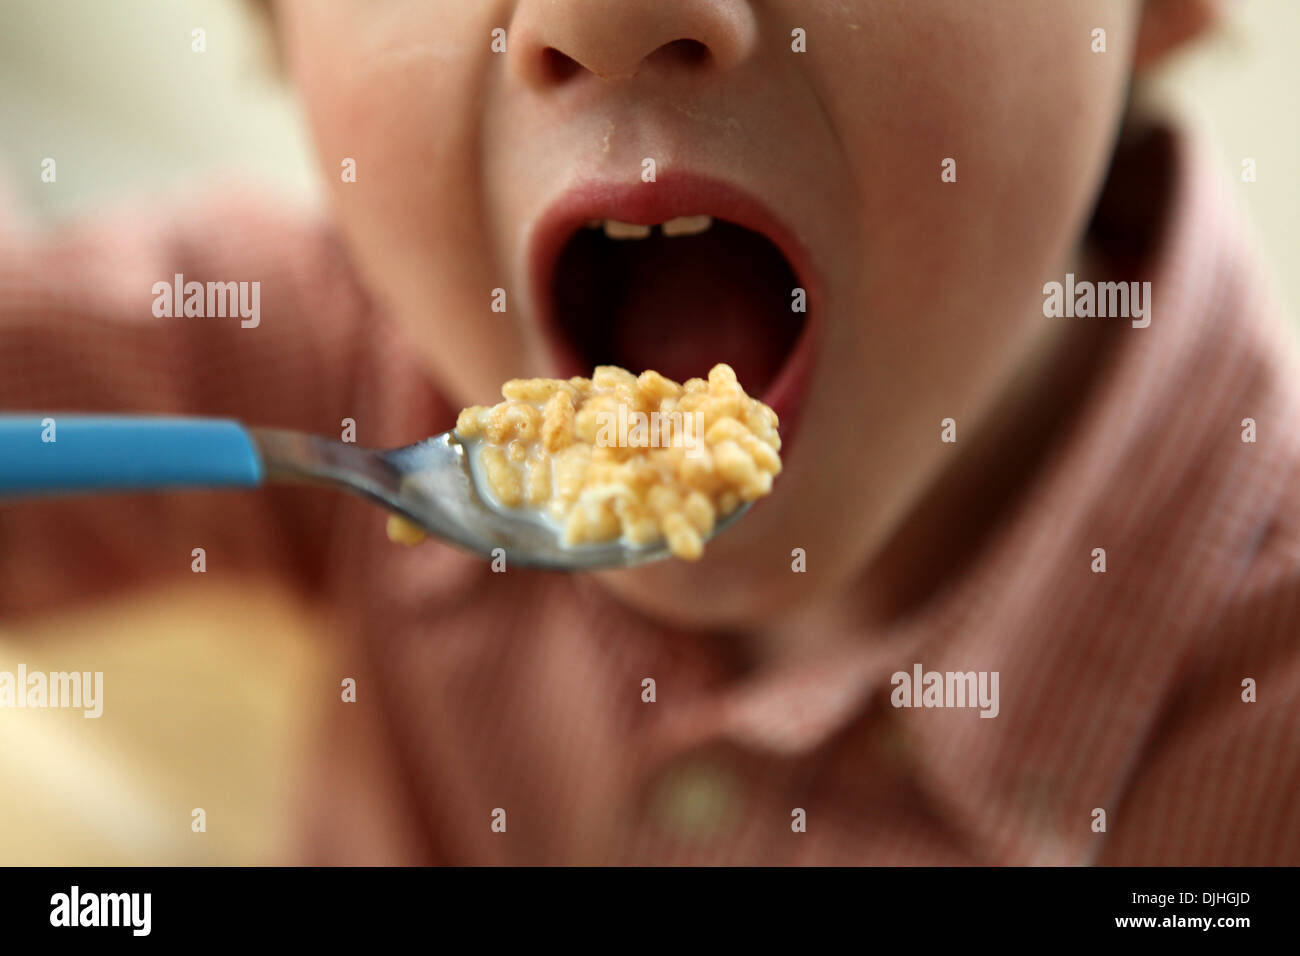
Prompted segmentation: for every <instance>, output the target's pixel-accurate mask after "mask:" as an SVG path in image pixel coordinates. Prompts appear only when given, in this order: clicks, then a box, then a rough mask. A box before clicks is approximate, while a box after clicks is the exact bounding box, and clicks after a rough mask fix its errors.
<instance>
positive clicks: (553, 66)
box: [542, 46, 582, 83]
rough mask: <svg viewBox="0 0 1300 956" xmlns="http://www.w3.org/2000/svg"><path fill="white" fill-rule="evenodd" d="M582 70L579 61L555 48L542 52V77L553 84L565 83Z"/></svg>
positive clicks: (551, 47)
mask: <svg viewBox="0 0 1300 956" xmlns="http://www.w3.org/2000/svg"><path fill="white" fill-rule="evenodd" d="M580 69H582V65H581V64H580V63H578V61H577V60H575V59H573V57H570V56H566V55H565V54H563V53H561V52H560V51H559V50H557V49H555V47H553V46H548V47H547V48H546V49H545V50H543V51H542V75H543V76H544V77H546V79H547V80H549V81H550V82H552V83H563V82H564V81H565V80H567V79H568V78H569V77H571V76H573V75H574V74H575V73H577V72H578V71H579V70H580Z"/></svg>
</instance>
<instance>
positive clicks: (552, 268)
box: [533, 181, 814, 433]
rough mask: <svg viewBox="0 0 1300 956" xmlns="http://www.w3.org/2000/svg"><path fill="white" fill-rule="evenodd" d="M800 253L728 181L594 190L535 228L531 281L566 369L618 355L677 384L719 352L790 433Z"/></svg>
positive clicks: (805, 301)
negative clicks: (722, 183)
mask: <svg viewBox="0 0 1300 956" xmlns="http://www.w3.org/2000/svg"><path fill="white" fill-rule="evenodd" d="M803 262H804V257H803V255H802V250H801V249H800V248H799V247H798V246H797V244H795V243H794V242H793V241H792V240H791V239H790V237H789V236H788V234H787V233H786V232H785V231H784V229H783V228H782V227H781V226H780V225H779V224H777V223H776V222H774V221H773V219H772V218H771V217H770V216H769V215H768V214H767V213H766V211H765V210H763V209H761V207H759V206H758V205H757V204H756V203H754V202H753V201H752V200H750V199H748V198H747V197H744V196H739V195H737V194H736V193H735V192H734V191H732V190H731V189H730V187H726V186H722V185H719V184H716V183H712V182H706V181H689V182H682V181H678V182H676V183H672V184H669V183H664V182H660V183H654V184H644V185H639V186H632V187H589V188H587V189H585V190H580V191H578V192H576V193H574V194H572V195H570V196H568V197H566V198H565V199H564V200H562V201H561V202H560V203H558V204H557V206H556V207H555V208H554V209H553V210H552V212H551V213H550V214H549V215H548V217H547V218H546V219H544V220H543V223H542V224H541V226H540V227H539V229H538V232H537V235H536V240H535V255H534V260H533V264H534V270H535V272H534V282H535V285H534V288H535V289H536V290H537V293H538V294H537V302H538V304H539V306H540V309H541V312H542V315H543V322H542V324H543V327H544V328H545V330H546V332H547V336H548V338H549V339H550V344H551V345H552V348H553V350H554V352H555V353H556V355H557V357H558V358H559V361H560V364H561V366H562V370H563V374H565V375H590V374H591V370H592V368H593V367H595V366H596V365H618V366H621V367H623V368H626V369H629V370H630V371H632V372H634V373H635V372H641V371H644V370H646V369H655V370H656V371H658V372H661V373H662V374H664V375H666V376H668V377H669V378H672V379H675V380H677V381H679V382H681V381H685V380H686V379H688V378H693V377H704V376H706V375H707V374H708V371H709V369H710V368H712V367H713V366H714V365H715V364H717V363H718V362H725V363H727V364H728V365H730V366H731V367H732V368H734V369H735V371H736V375H737V377H738V378H739V380H740V382H741V384H742V385H743V386H744V388H745V390H746V391H748V392H749V393H750V394H751V395H755V396H760V397H762V399H763V401H765V402H766V403H767V404H769V405H771V406H772V407H773V409H774V410H775V411H776V412H777V414H778V416H780V417H781V419H782V432H783V433H784V432H786V431H787V427H786V426H787V425H788V424H789V422H788V421H787V419H788V418H791V417H792V416H793V413H794V411H795V408H796V405H797V399H798V398H799V397H800V396H801V394H802V391H803V388H804V385H805V384H806V378H807V371H808V369H807V366H808V364H809V362H810V351H811V346H810V345H809V338H810V336H809V329H810V326H811V324H812V323H811V322H810V309H811V302H812V300H813V298H814V296H813V294H812V291H811V290H810V289H809V287H808V282H807V278H806V276H805V275H804V273H805V272H806V269H803V268H801V267H802V266H803ZM799 290H802V291H799Z"/></svg>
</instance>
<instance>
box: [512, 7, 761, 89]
mask: <svg viewBox="0 0 1300 956" xmlns="http://www.w3.org/2000/svg"><path fill="white" fill-rule="evenodd" d="M757 36H758V26H757V24H756V23H755V20H754V14H753V11H752V10H751V9H750V6H749V3H748V0H520V3H519V4H518V6H517V7H516V8H515V16H514V18H513V22H512V23H511V25H510V29H509V30H508V32H507V49H508V50H509V56H510V57H511V59H512V61H513V66H514V69H515V70H517V71H518V73H519V74H520V75H521V76H522V77H523V78H524V79H525V80H526V81H527V82H528V83H530V84H531V85H533V86H535V87H546V86H554V85H559V84H561V83H564V82H567V81H569V80H572V79H574V78H576V77H578V76H580V75H582V74H584V73H586V74H594V75H595V76H598V77H601V78H602V79H605V80H621V79H627V78H629V77H632V76H635V75H636V74H638V73H642V72H645V71H648V70H651V69H653V70H663V71H669V70H681V69H694V70H706V69H718V70H727V69H730V68H732V67H734V66H735V65H736V64H738V63H740V62H741V61H742V60H744V59H745V58H746V57H747V56H749V55H750V53H751V52H752V50H753V49H754V46H755V44H756V43H757Z"/></svg>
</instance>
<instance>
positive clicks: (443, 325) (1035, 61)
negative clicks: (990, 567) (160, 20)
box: [277, 0, 1214, 645]
mask: <svg viewBox="0 0 1300 956" xmlns="http://www.w3.org/2000/svg"><path fill="white" fill-rule="evenodd" d="M1213 6H1214V4H1213V3H1212V2H1210V0H1150V2H1146V3H1144V2H1143V0H1050V2H1045V0H907V2H906V3H900V2H898V0H842V2H829V0H828V2H820V3H808V2H805V0H763V2H745V0H618V2H610V0H518V2H510V0H500V2H476V3H472V4H466V3H463V2H459V0H455V2H453V0H331V2H329V3H319V2H316V0H281V2H279V3H278V5H277V13H278V18H279V22H280V25H281V29H282V31H283V35H284V40H285V48H286V50H287V54H288V60H289V69H290V72H291V74H292V76H293V78H294V80H295V82H296V84H297V86H298V88H299V91H300V93H301V96H302V98H303V100H304V102H305V106H306V109H307V112H308V114H309V117H310V121H311V124H312V127H313V129H314V133H315V138H316V141H317V144H318V148H319V154H320V158H321V163H322V165H323V168H324V170H325V175H326V179H327V181H328V182H331V183H332V184H333V185H332V192H333V201H334V204H335V207H336V210H337V214H338V218H339V223H340V226H341V228H342V230H343V232H344V235H345V236H346V239H347V241H348V242H349V244H350V248H351V250H352V253H353V255H354V257H355V259H356V261H357V263H358V264H359V267H360V269H361V270H362V274H363V276H364V278H365V279H366V281H367V282H368V283H369V285H370V287H371V289H372V291H373V292H374V293H375V294H376V295H377V296H378V297H379V298H380V299H381V300H382V301H383V302H384V303H385V304H386V305H387V307H388V308H389V309H390V310H391V312H392V313H393V315H394V316H395V317H396V318H397V319H398V320H399V321H400V322H401V323H402V324H403V325H404V326H405V328H406V329H407V330H408V331H409V334H410V338H411V341H412V347H413V348H414V349H416V350H418V352H419V353H420V354H421V355H422V356H423V357H424V359H425V360H426V362H427V365H428V367H429V369H430V371H431V373H432V374H433V375H434V376H435V378H436V380H437V381H438V382H439V383H440V386H441V387H442V388H443V389H444V390H445V391H446V393H447V395H448V396H449V398H451V399H452V400H453V401H454V402H457V403H460V404H471V403H483V402H490V401H492V400H493V399H494V397H495V396H496V395H497V392H498V389H499V387H500V384H501V382H502V381H504V380H506V379H509V378H514V377H519V376H529V375H556V374H561V371H560V369H559V368H558V367H557V366H556V365H555V363H554V362H553V361H552V359H551V357H550V353H549V352H548V350H547V348H546V347H545V345H544V343H543V340H542V338H541V336H540V332H539V328H538V324H537V318H536V312H535V309H534V305H533V303H532V302H531V301H530V290H529V276H528V272H527V267H526V251H527V249H528V241H529V239H530V236H531V230H532V229H533V227H534V225H535V223H536V221H537V220H538V218H539V217H540V216H541V215H542V213H543V211H544V210H545V209H546V208H547V206H548V204H549V203H551V202H553V201H554V200H555V199H556V197H557V196H559V195H560V194H561V193H563V192H564V191H566V190H567V189H569V188H571V187H572V186H573V185H574V184H575V183H579V182H581V181H583V180H592V179H598V180H609V181H617V182H623V183H639V182H640V178H639V177H640V172H641V161H642V159H643V158H644V157H647V156H649V157H653V158H654V159H655V160H656V163H657V166H658V172H659V176H660V178H661V179H662V178H663V177H665V176H666V175H669V174H671V173H672V172H673V171H681V170H688V171H691V172H695V173H702V174H706V175H709V176H712V177H715V178H718V179H722V180H725V181H727V182H730V183H733V184H735V185H738V186H739V187H741V188H742V189H744V190H746V191H748V192H750V193H751V194H753V195H756V196H757V197H759V198H760V199H761V200H762V201H763V202H764V203H765V204H766V205H767V206H768V207H769V208H770V209H771V210H773V211H774V213H775V214H776V216H777V217H778V218H779V219H780V220H782V221H783V222H784V223H785V224H787V226H788V227H789V228H790V229H791V231H792V232H794V233H795V234H796V235H797V236H798V237H799V238H800V239H801V240H802V242H803V244H804V245H805V247H806V249H807V252H808V255H809V259H810V262H811V265H812V271H813V273H814V276H815V278H814V281H815V283H816V286H817V296H816V307H815V309H814V319H813V321H814V322H815V323H816V328H817V335H818V345H817V349H816V353H815V369H814V374H813V377H812V382H811V385H810V387H809V389H808V391H807V394H806V397H805V399H804V402H803V412H802V416H801V419H800V424H799V429H798V436H797V440H796V441H794V442H792V443H791V445H790V448H789V451H790V454H789V455H788V457H787V462H786V464H787V468H786V471H785V473H784V474H783V475H782V476H781V477H780V478H779V479H778V482H777V485H776V490H775V493H774V495H773V497H772V499H771V500H769V501H767V502H765V503H764V504H763V505H762V506H761V507H759V508H757V509H755V511H754V513H753V514H751V515H749V516H748V517H746V518H745V520H744V521H743V522H741V523H740V524H739V525H738V526H737V527H736V528H735V529H734V530H733V531H730V532H728V533H727V534H726V535H725V536H723V537H721V538H719V539H718V540H717V541H715V542H713V543H712V544H711V545H710V547H709V553H708V555H707V556H706V558H705V561H704V562H703V563H702V564H701V565H698V566H688V565H684V564H682V563H680V562H670V563H665V564H662V565H658V566H655V567H652V568H646V569H641V570H637V571H634V572H620V573H618V574H611V575H606V576H605V582H606V583H607V585H608V586H609V587H610V588H611V589H612V590H614V591H615V592H616V593H618V594H619V595H620V596H621V597H622V598H624V599H625V600H627V601H628V602H629V603H631V604H633V605H635V606H637V607H639V608H642V609H644V610H647V611H650V612H652V613H659V614H665V613H668V612H667V608H668V607H671V614H672V615H673V616H674V617H675V618H676V619H678V620H680V621H685V622H690V623H693V624H695V625H701V624H707V625H717V626H721V627H727V628H734V629H737V630H745V631H756V630H759V629H760V624H761V625H762V627H763V629H765V630H768V631H773V630H775V631H780V630H782V626H795V625H801V626H799V627H798V633H799V634H802V635H807V634H809V633H817V632H818V631H826V630H834V629H833V628H812V627H809V626H808V625H809V624H810V623H812V622H813V621H814V620H816V621H817V622H819V623H823V624H824V623H827V622H831V621H837V620H845V621H847V620H856V621H858V622H860V621H861V619H862V616H863V615H868V616H871V617H876V618H879V617H881V616H882V615H888V614H889V613H892V612H893V611H894V610H895V609H896V608H897V607H899V606H900V605H902V604H904V603H906V602H905V599H904V597H903V596H904V595H910V594H915V593H917V592H918V591H923V590H924V587H925V586H927V585H928V584H935V583H938V582H936V581H933V580H931V578H932V577H933V576H934V573H935V572H934V571H933V570H932V567H933V564H932V562H931V561H930V560H929V558H928V557H927V554H928V552H927V550H926V547H925V545H926V544H927V542H929V543H930V545H931V547H932V546H933V542H935V541H949V540H956V539H958V538H961V537H962V536H963V535H966V536H969V533H970V532H969V529H965V528H964V524H963V523H964V522H967V521H969V520H970V519H971V518H972V513H973V512H978V513H987V512H988V511H990V510H991V504H990V502H989V501H988V497H987V496H988V491H987V489H982V490H981V491H980V493H979V500H978V501H976V500H973V495H974V491H973V490H972V489H973V488H975V487H976V485H977V484H978V483H979V479H980V478H981V477H984V478H987V475H988V474H989V469H990V468H991V469H994V470H995V472H996V473H997V474H999V475H1002V474H1010V473H1012V469H1013V468H1014V463H1015V462H1017V461H1020V460H1022V459H1023V458H1024V457H1025V456H1026V455H1027V454H1029V452H1030V451H1031V450H1032V449H1031V448H1030V447H1028V446H1032V444H1033V443H1034V441H1035V438H1034V435H1035V434H1036V432H1035V430H1034V429H1032V428H1030V427H1029V424H1028V422H1029V419H1030V418H1031V417H1032V414H1033V413H1034V412H1035V410H1042V409H1044V408H1047V409H1053V408H1056V407H1058V406H1059V405H1061V404H1062V403H1064V402H1067V401H1068V399H1069V397H1070V394H1069V388H1070V386H1069V385H1068V376H1067V375H1066V374H1065V371H1066V366H1068V365H1070V364H1071V363H1073V364H1079V363H1084V364H1086V362H1087V360H1088V357H1089V356H1093V355H1095V354H1096V351H1095V350H1094V349H1092V348H1091V347H1090V346H1091V345H1092V344H1095V343H1093V342H1087V341H1082V340H1078V341H1076V340H1073V339H1071V338H1067V336H1071V337H1072V336H1075V335H1076V334H1078V335H1081V336H1084V337H1091V338H1097V337H1099V336H1108V335H1111V334H1117V330H1116V327H1115V326H1113V325H1112V326H1104V325H1103V324H1091V325H1084V326H1078V325H1076V326H1071V325H1070V324H1068V323H1066V322H1063V321H1054V320H1044V318H1043V314H1042V287H1043V284H1044V282H1046V281H1050V280H1052V279H1053V278H1055V279H1061V278H1062V277H1063V275H1064V273H1065V272H1066V271H1069V270H1070V269H1071V268H1073V267H1074V266H1075V265H1076V264H1077V263H1079V262H1080V257H1081V254H1082V253H1081V249H1080V245H1081V236H1082V234H1083V231H1084V227H1085V225H1086V221H1087V218H1088V215H1089V212H1090V210H1091V207H1092V204H1093V202H1094V200H1095V198H1096V195H1097V192H1098V190H1099V189H1100V186H1101V183H1102V181H1103V177H1104V174H1105V171H1106V168H1107V163H1108V160H1109V158H1110V155H1111V152H1112V149H1113V146H1114V142H1115V138H1116V135H1117V132H1118V127H1119V124H1120V120H1121V117H1122V115H1123V111H1124V107H1125V102H1126V91H1127V88H1128V85H1129V83H1130V81H1131V79H1132V76H1133V74H1134V70H1135V69H1140V68H1141V67H1142V66H1144V65H1145V64H1146V63H1148V62H1151V61H1153V60H1155V59H1158V58H1159V57H1160V56H1162V55H1163V54H1164V53H1165V52H1166V51H1167V50H1168V49H1169V48H1170V47H1172V46H1174V45H1176V44H1177V43H1178V42H1180V41H1181V40H1183V39H1185V38H1186V37H1188V36H1190V35H1192V34H1194V33H1196V32H1197V31H1198V30H1199V29H1200V28H1201V27H1202V26H1203V25H1204V24H1205V23H1206V22H1208V20H1209V18H1210V14H1211V13H1212V12H1213ZM496 27H504V28H505V29H506V30H507V36H508V52H507V53H505V54H494V53H493V52H492V50H491V48H490V34H491V31H492V30H493V29H494V28H496ZM795 27H801V28H803V29H804V30H805V31H806V34H807V52H806V53H794V52H792V51H791V30H792V29H793V28H795ZM1096 27H1102V28H1104V29H1105V30H1106V32H1107V48H1108V51H1107V52H1106V53H1104V54H1098V53H1094V52H1093V50H1092V37H1091V33H1092V30H1093V29H1094V28H1096ZM679 39H693V40H696V41H698V42H699V43H700V44H703V45H704V46H705V47H707V48H708V51H709V53H710V56H709V57H708V58H707V59H705V60H703V61H700V60H695V59H687V58H683V57H681V56H679V55H678V54H677V51H678V50H679V49H680V47H667V46H666V44H668V43H670V42H671V41H675V40H679ZM548 48H551V49H554V50H557V51H559V52H561V53H563V54H564V55H566V56H567V57H568V58H570V59H571V60H573V61H575V62H576V63H577V64H578V67H579V68H578V69H577V70H576V71H569V72H567V73H556V72H554V71H552V70H550V69H548V57H549V54H546V53H545V52H544V51H546V50H547V49H548ZM344 157H352V158H354V159H355V160H356V162H357V181H356V182H355V183H343V182H341V181H340V177H339V168H340V166H339V164H340V162H341V160H342V159H343V158H344ZM946 157H953V158H955V159H956V161H957V173H958V180H957V182H956V183H955V184H950V183H943V182H941V180H940V172H941V168H940V167H941V162H942V161H943V160H944V159H945V158H946ZM641 188H644V189H655V188H656V185H655V184H644V185H642V186H641ZM497 287H502V288H505V289H506V290H507V291H508V295H509V299H508V302H509V310H508V312H507V313H505V314H500V313H494V312H492V311H490V308H489V306H490V302H491V293H492V290H493V289H495V288H497ZM1157 294H1158V290H1157ZM1075 329H1082V330H1083V331H1081V332H1077V333H1076V331H1075ZM635 371H639V369H637V370H635ZM1063 383H1064V384H1063ZM742 384H743V382H742ZM1063 390H1064V393H1063ZM995 405H996V409H997V410H996V414H994V413H993V412H994V408H995ZM945 418H952V419H955V420H956V422H957V429H958V443H957V445H956V446H955V447H954V446H953V445H951V444H944V443H942V442H941V441H940V422H941V421H942V420H943V419H945ZM1039 424H1040V425H1041V424H1042V423H1041V421H1040V422H1039ZM1048 425H1049V426H1050V422H1049V423H1048ZM1048 431H1050V427H1049V428H1048ZM950 466H954V467H952V468H951V469H950ZM949 469H950V470H949ZM945 470H948V471H949V476H950V477H949V478H948V479H946V480H945V481H944V482H943V483H942V485H936V482H937V481H938V479H939V477H940V476H941V474H943V473H944V472H945ZM936 487H938V488H940V489H941V490H938V491H934V490H933V489H935V488H936ZM927 491H930V492H931V493H930V495H929V499H930V500H929V502H928V503H926V504H925V506H924V507H922V502H923V499H924V498H925V497H926V495H927ZM796 547H799V548H804V549H805V550H806V552H807V562H808V570H809V573H807V574H793V573H792V572H791V568H790V562H791V557H790V554H791V549H792V548H796ZM865 572H870V573H865ZM853 581H856V582H857V584H856V586H855V587H854V589H853V597H852V603H849V599H846V598H844V597H843V595H845V593H846V592H847V591H848V589H847V587H846V586H847V585H848V584H849V583H850V582H853ZM796 615H798V616H797V617H796ZM773 622H777V623H775V624H774V623H773ZM769 642H770V643H773V644H776V645H780V644H783V643H786V642H784V641H782V640H781V639H780V637H779V635H778V636H777V637H775V638H772V636H771V635H770V634H769Z"/></svg>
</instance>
